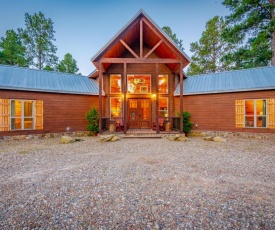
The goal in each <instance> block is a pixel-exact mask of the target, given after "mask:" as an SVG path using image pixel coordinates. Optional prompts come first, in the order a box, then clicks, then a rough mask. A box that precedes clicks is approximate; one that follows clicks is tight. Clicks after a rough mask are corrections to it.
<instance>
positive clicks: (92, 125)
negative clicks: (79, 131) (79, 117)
mask: <svg viewBox="0 0 275 230" xmlns="http://www.w3.org/2000/svg"><path fill="white" fill-rule="evenodd" d="M86 120H87V121H88V122H89V124H88V126H87V129H88V130H89V131H91V132H92V133H98V132H99V119H98V113H97V111H96V109H95V108H92V109H91V110H90V111H89V112H88V113H87V114H86Z"/></svg>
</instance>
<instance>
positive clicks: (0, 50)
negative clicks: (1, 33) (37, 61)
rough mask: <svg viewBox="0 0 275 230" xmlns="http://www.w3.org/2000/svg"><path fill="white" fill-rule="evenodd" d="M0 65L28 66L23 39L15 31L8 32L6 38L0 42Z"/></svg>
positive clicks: (2, 38)
mask: <svg viewBox="0 0 275 230" xmlns="http://www.w3.org/2000/svg"><path fill="white" fill-rule="evenodd" d="M0 63H1V64H5V65H17V66H22V67H27V66H28V60H27V58H26V49H25V47H24V46H23V44H22V41H21V37H20V35H19V34H17V33H16V32H15V31H14V30H7V31H6V37H5V38H4V37H1V40H0Z"/></svg>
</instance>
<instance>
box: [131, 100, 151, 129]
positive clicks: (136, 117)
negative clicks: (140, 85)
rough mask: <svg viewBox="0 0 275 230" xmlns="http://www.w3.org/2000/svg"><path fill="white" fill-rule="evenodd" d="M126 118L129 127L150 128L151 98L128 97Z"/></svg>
mask: <svg viewBox="0 0 275 230" xmlns="http://www.w3.org/2000/svg"><path fill="white" fill-rule="evenodd" d="M128 118H129V128H130V129H149V128H151V100H150V99H129V100H128Z"/></svg>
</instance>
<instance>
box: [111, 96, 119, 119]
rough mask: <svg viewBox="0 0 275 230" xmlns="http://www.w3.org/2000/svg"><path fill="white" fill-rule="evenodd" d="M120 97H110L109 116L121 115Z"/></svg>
mask: <svg viewBox="0 0 275 230" xmlns="http://www.w3.org/2000/svg"><path fill="white" fill-rule="evenodd" d="M121 108H122V103H121V98H120V97H111V98H110V115H111V117H121Z"/></svg>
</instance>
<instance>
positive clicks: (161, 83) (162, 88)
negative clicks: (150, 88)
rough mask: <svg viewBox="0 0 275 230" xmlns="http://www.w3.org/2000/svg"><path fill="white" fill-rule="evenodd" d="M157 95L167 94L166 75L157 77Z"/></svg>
mask: <svg viewBox="0 0 275 230" xmlns="http://www.w3.org/2000/svg"><path fill="white" fill-rule="evenodd" d="M159 93H168V75H159Z"/></svg>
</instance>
